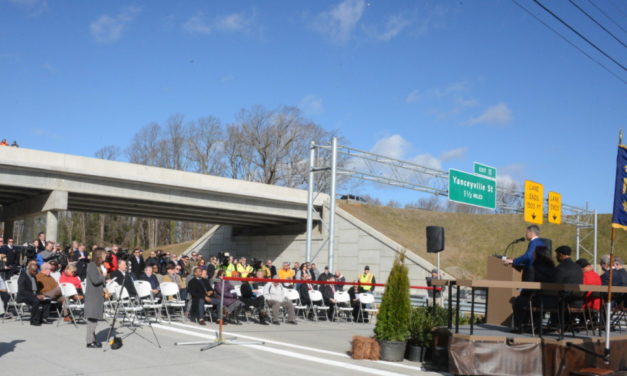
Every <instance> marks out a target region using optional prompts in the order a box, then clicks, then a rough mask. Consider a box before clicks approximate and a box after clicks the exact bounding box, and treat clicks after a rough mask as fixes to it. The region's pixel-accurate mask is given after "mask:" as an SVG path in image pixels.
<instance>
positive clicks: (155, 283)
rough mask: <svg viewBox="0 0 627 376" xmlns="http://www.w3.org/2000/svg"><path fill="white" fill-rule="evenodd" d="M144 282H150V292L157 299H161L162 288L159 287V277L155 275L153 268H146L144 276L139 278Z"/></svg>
mask: <svg viewBox="0 0 627 376" xmlns="http://www.w3.org/2000/svg"><path fill="white" fill-rule="evenodd" d="M139 279H140V280H142V281H147V282H150V292H151V293H152V295H153V296H154V297H155V298H157V297H160V293H161V287H160V286H159V280H158V279H157V276H156V275H154V274H153V267H152V266H146V267H145V268H144V274H142V276H141V277H140V278H139Z"/></svg>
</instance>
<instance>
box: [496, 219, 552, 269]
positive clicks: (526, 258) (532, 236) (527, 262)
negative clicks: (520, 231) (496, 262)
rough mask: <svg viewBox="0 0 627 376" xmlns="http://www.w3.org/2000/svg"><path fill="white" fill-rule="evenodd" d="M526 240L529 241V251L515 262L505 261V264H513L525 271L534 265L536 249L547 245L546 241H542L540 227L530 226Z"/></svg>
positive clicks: (514, 260)
mask: <svg viewBox="0 0 627 376" xmlns="http://www.w3.org/2000/svg"><path fill="white" fill-rule="evenodd" d="M525 238H526V239H527V241H529V245H528V246H527V251H525V253H524V254H523V255H522V256H520V257H517V258H515V259H513V260H512V259H506V260H504V262H505V264H512V265H514V266H517V267H519V268H523V269H526V268H528V267H529V266H531V264H533V260H535V252H536V247H538V246H541V245H545V244H544V241H543V240H542V239H540V227H538V226H536V225H531V226H528V227H527V231H526V232H525Z"/></svg>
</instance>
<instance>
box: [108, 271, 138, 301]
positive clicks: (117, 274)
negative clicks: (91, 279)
mask: <svg viewBox="0 0 627 376" xmlns="http://www.w3.org/2000/svg"><path fill="white" fill-rule="evenodd" d="M133 278H134V277H133V276H132V273H129V272H127V273H126V279H124V275H123V274H122V272H121V271H119V270H116V271H114V272H112V273H111V279H115V283H117V284H118V285H122V282H124V287H126V291H128V294H129V295H130V296H136V295H137V290H135V284H134V283H133Z"/></svg>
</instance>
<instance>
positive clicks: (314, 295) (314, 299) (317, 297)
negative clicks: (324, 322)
mask: <svg viewBox="0 0 627 376" xmlns="http://www.w3.org/2000/svg"><path fill="white" fill-rule="evenodd" d="M309 300H310V301H311V304H310V306H309V309H311V310H312V311H313V313H314V320H316V321H318V312H319V311H324V312H325V315H327V314H328V312H329V306H325V305H324V299H323V298H322V293H321V292H320V291H318V290H309ZM316 303H320V304H319V305H317V304H316ZM327 319H328V315H327Z"/></svg>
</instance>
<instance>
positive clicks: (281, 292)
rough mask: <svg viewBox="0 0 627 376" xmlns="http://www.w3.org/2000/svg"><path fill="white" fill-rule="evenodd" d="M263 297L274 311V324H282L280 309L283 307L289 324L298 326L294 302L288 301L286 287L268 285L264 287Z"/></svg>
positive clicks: (273, 283) (276, 284)
mask: <svg viewBox="0 0 627 376" xmlns="http://www.w3.org/2000/svg"><path fill="white" fill-rule="evenodd" d="M284 265H285V264H284ZM288 267H289V263H288ZM263 296H264V298H265V299H266V303H267V304H268V307H270V309H271V310H272V323H273V324H275V325H280V324H281V321H280V320H279V308H280V307H283V310H285V311H287V322H288V323H290V324H293V325H296V324H297V323H296V314H295V312H294V304H292V302H290V301H289V300H288V299H287V297H286V293H285V287H283V286H282V285H281V284H280V283H277V282H270V283H266V285H265V286H264V287H263Z"/></svg>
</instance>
